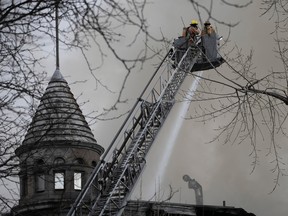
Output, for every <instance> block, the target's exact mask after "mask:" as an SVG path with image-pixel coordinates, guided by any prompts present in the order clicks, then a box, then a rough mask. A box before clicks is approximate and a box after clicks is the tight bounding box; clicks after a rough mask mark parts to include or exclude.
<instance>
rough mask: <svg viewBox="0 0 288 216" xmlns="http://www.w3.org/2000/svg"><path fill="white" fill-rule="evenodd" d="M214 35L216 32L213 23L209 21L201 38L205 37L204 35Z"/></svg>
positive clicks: (205, 24)
mask: <svg viewBox="0 0 288 216" xmlns="http://www.w3.org/2000/svg"><path fill="white" fill-rule="evenodd" d="M212 34H215V30H214V28H213V27H212V26H211V23H210V22H209V21H206V22H205V23H204V29H203V30H202V32H201V36H204V35H208V36H211V35H212Z"/></svg>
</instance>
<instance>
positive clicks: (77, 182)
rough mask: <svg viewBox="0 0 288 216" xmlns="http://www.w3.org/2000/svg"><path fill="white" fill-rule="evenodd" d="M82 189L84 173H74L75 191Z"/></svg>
mask: <svg viewBox="0 0 288 216" xmlns="http://www.w3.org/2000/svg"><path fill="white" fill-rule="evenodd" d="M81 189H82V172H74V190H81Z"/></svg>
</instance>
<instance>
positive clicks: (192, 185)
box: [183, 175, 203, 205]
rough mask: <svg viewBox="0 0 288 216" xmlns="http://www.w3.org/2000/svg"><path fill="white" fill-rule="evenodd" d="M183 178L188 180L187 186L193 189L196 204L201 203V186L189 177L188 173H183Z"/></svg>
mask: <svg viewBox="0 0 288 216" xmlns="http://www.w3.org/2000/svg"><path fill="white" fill-rule="evenodd" d="M183 180H184V181H185V182H188V188H190V189H193V190H194V191H195V198H196V205H203V193H202V186H201V185H200V184H199V183H198V182H197V181H196V180H195V179H191V178H190V176H188V175H184V176H183Z"/></svg>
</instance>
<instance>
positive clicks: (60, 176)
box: [54, 171, 65, 190]
mask: <svg viewBox="0 0 288 216" xmlns="http://www.w3.org/2000/svg"><path fill="white" fill-rule="evenodd" d="M64 185H65V173H64V172H63V171H57V172H55V173H54V189H55V190H63V189H64Z"/></svg>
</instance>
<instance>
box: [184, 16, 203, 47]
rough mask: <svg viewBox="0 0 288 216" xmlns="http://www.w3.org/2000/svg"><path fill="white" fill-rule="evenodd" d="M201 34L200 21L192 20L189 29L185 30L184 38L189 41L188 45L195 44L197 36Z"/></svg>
mask: <svg viewBox="0 0 288 216" xmlns="http://www.w3.org/2000/svg"><path fill="white" fill-rule="evenodd" d="M199 34H200V30H199V28H198V21H197V20H194V19H193V20H192V21H191V24H190V26H189V27H185V28H183V32H182V36H183V37H185V38H187V39H188V45H191V44H193V43H195V41H196V36H197V35H199Z"/></svg>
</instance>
